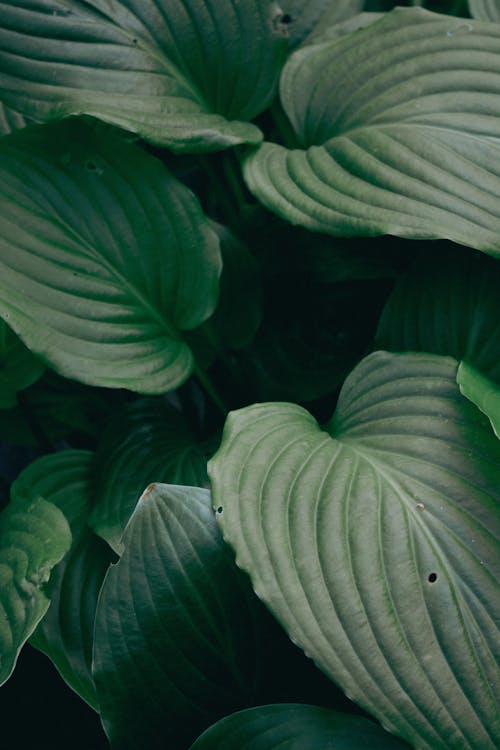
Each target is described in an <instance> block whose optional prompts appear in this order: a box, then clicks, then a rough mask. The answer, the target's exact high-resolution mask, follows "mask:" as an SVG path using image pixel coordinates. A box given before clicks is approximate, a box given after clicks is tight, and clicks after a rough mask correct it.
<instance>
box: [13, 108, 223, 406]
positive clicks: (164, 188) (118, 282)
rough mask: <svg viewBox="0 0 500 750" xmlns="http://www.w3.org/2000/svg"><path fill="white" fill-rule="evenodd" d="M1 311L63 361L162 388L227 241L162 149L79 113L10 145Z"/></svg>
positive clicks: (103, 376) (174, 374)
mask: <svg viewBox="0 0 500 750" xmlns="http://www.w3.org/2000/svg"><path fill="white" fill-rule="evenodd" d="M0 157H1V166H0V184H1V186H0V313H1V314H2V316H3V317H4V318H5V319H6V320H7V321H8V323H9V324H10V325H11V326H12V328H13V329H14V330H15V331H16V333H18V334H19V335H20V337H21V338H22V339H23V340H24V342H25V343H26V344H27V345H28V347H29V348H30V349H31V350H32V351H34V352H35V353H36V354H38V355H39V356H40V357H41V358H42V359H43V360H45V361H47V362H49V363H50V364H51V365H52V366H53V367H54V368H55V369H57V370H58V371H59V372H60V373H61V374H63V375H66V376H68V377H70V378H74V379H76V380H81V381H83V382H87V383H90V384H93V385H104V386H108V387H109V386H113V387H124V388H129V389H132V390H138V391H142V392H145V393H158V392H160V393H161V392H164V391H167V390H169V389H171V388H175V387H176V386H177V385H179V384H180V383H181V382H183V381H184V380H185V379H186V378H187V377H188V375H189V374H190V372H191V370H192V368H193V358H192V354H191V351H190V349H189V347H188V346H187V344H186V343H185V342H184V341H183V339H182V334H181V332H182V331H183V330H186V329H190V328H194V327H196V326H197V325H199V324H200V323H202V322H203V320H205V319H206V318H207V317H208V316H209V315H210V314H211V313H212V311H213V309H214V307H215V305H216V302H217V295H218V276H219V272H220V262H221V261H220V254H219V241H218V238H217V237H216V236H215V234H214V233H213V232H212V230H211V229H210V227H209V226H208V224H207V221H206V219H205V217H204V216H203V214H202V212H201V209H200V207H199V204H198V202H197V200H196V199H195V197H194V196H193V194H192V193H191V192H190V191H189V190H188V189H187V188H185V187H184V186H183V185H182V184H181V183H180V182H178V181H177V180H176V179H175V178H174V177H172V176H171V175H170V174H169V173H168V172H167V171H166V169H165V167H164V166H163V165H162V164H161V163H160V162H159V161H158V160H156V159H155V158H154V157H152V156H150V155H148V154H146V153H145V152H143V151H142V150H140V149H139V148H137V147H136V146H133V145H130V144H128V143H125V142H123V141H122V140H120V139H119V138H117V137H116V136H113V134H112V133H108V132H107V130H106V129H104V128H99V127H93V126H92V125H91V124H89V123H87V122H80V121H78V120H71V121H67V122H63V123H57V124H52V125H50V126H45V127H40V128H35V129H32V128H30V129H27V130H25V131H21V132H20V133H18V134H14V135H11V136H9V137H7V138H5V139H3V140H2V141H1V146H0Z"/></svg>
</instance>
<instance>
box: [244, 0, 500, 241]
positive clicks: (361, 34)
mask: <svg viewBox="0 0 500 750" xmlns="http://www.w3.org/2000/svg"><path fill="white" fill-rule="evenodd" d="M281 100H282V104H283V107H284V109H285V111H286V113H287V115H288V117H289V119H290V122H291V123H292V125H293V127H294V130H295V133H296V135H297V139H298V141H299V142H300V143H301V145H302V148H301V149H286V148H285V147H283V146H280V145H277V144H273V143H264V144H263V145H262V146H261V147H260V148H258V149H256V150H253V151H252V152H251V153H250V155H249V156H248V157H247V158H246V160H245V164H244V174H245V178H246V182H247V185H248V187H249V188H250V190H251V191H252V192H253V193H254V194H255V195H256V196H257V198H259V200H261V201H262V202H263V203H264V204H265V205H266V206H267V207H268V208H270V209H271V210H272V211H274V212H276V213H277V214H279V215H280V216H282V217H283V218H285V219H286V220H288V221H290V222H291V223H293V224H300V225H303V226H305V227H307V228H309V229H312V230H315V231H320V232H325V233H329V234H336V235H380V234H395V235H398V236H403V237H411V238H422V239H429V238H435V237H440V238H449V239H452V240H454V241H456V242H459V243H462V244H465V245H470V246H471V247H475V248H477V249H480V250H484V251H485V252H488V253H492V254H496V255H498V254H500V240H499V237H500V208H499V206H500V200H499V199H500V26H497V25H494V24H490V23H484V22H480V21H469V20H466V19H458V18H450V17H449V16H445V15H438V14H434V13H431V12H429V11H426V10H423V9H421V8H408V9H404V8H399V9H396V10H394V11H392V12H391V13H388V14H386V15H384V16H383V18H382V19H381V20H380V21H378V22H376V23H372V24H371V25H369V26H368V27H367V28H364V29H361V30H360V31H356V32H355V33H353V34H348V35H347V36H342V37H341V38H339V39H336V40H333V41H329V42H325V43H323V44H313V45H310V46H306V47H304V48H302V49H300V50H298V51H296V52H295V53H294V54H293V55H292V56H291V58H290V60H289V61H288V63H287V64H286V66H285V68H284V70H283V75H282V78H281Z"/></svg>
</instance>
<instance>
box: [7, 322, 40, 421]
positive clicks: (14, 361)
mask: <svg viewBox="0 0 500 750" xmlns="http://www.w3.org/2000/svg"><path fill="white" fill-rule="evenodd" d="M43 371H44V366H43V364H42V363H41V362H40V361H39V360H38V359H37V358H36V357H34V356H33V354H32V353H31V352H30V350H29V349H27V348H26V347H25V346H24V344H23V343H22V341H20V340H19V338H18V337H17V336H16V335H15V333H14V332H13V331H12V330H11V329H10V328H9V327H8V326H7V325H6V324H5V323H4V321H3V320H0V409H9V408H10V407H12V406H15V405H16V403H17V398H16V393H17V392H18V391H21V390H23V389H24V388H27V387H28V386H29V385H32V384H33V383H34V382H35V381H36V380H38V378H39V377H40V376H41V375H42V373H43Z"/></svg>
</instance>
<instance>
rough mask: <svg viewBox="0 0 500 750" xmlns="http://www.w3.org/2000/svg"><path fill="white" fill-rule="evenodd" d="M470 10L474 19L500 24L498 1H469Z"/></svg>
mask: <svg viewBox="0 0 500 750" xmlns="http://www.w3.org/2000/svg"><path fill="white" fill-rule="evenodd" d="M469 10H470V13H471V16H473V17H474V18H480V19H482V20H483V21H495V22H496V23H500V3H499V2H498V0H469Z"/></svg>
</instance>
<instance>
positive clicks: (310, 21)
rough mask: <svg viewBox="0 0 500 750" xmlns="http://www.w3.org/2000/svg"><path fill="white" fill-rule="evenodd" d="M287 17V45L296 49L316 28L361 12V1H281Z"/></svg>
mask: <svg viewBox="0 0 500 750" xmlns="http://www.w3.org/2000/svg"><path fill="white" fill-rule="evenodd" d="M280 6H281V8H282V9H283V10H284V11H285V14H286V15H287V16H288V18H287V21H288V25H289V28H290V37H289V43H290V45H291V46H292V47H297V46H298V45H299V44H301V42H303V41H304V39H305V38H306V37H307V36H308V35H309V34H311V33H312V32H314V30H315V29H317V28H324V27H325V26H329V25H332V24H336V23H338V22H339V21H343V20H344V19H345V18H349V17H350V16H354V15H356V13H360V12H361V11H362V10H363V0H305V2H304V0H281V2H280Z"/></svg>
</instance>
